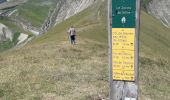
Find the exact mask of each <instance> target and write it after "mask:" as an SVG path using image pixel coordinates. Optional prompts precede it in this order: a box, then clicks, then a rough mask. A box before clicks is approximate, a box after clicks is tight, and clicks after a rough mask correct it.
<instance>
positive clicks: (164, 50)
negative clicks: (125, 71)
mask: <svg viewBox="0 0 170 100" xmlns="http://www.w3.org/2000/svg"><path fill="white" fill-rule="evenodd" d="M169 37H170V29H168V28H166V27H164V26H163V25H162V24H161V23H160V22H159V21H158V20H156V19H155V18H153V17H151V16H149V15H147V14H146V13H144V12H142V15H141V34H140V41H141V42H140V89H141V90H140V91H141V98H142V99H141V100H147V98H151V100H169V99H170V96H169V94H170V84H169V83H170V67H169V66H170V53H169V51H170V44H169V43H170V39H169Z"/></svg>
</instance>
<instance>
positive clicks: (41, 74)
mask: <svg viewBox="0 0 170 100" xmlns="http://www.w3.org/2000/svg"><path fill="white" fill-rule="evenodd" d="M106 8H107V7H106V2H104V1H99V0H98V1H97V0H96V1H95V2H94V3H92V5H91V6H89V7H88V8H87V9H85V10H83V11H82V12H80V13H78V14H75V15H74V16H72V17H70V18H68V19H66V20H65V21H63V22H61V23H60V24H57V25H56V26H55V27H52V28H51V29H50V30H49V31H48V32H47V33H45V34H43V35H41V36H38V37H37V38H36V39H34V40H32V41H31V42H30V43H28V44H27V45H25V46H24V47H22V48H14V49H13V50H9V51H7V52H3V53H1V54H0V59H1V60H0V73H1V74H0V79H1V80H0V97H1V99H2V100H3V99H4V100H18V99H25V100H26V99H32V100H49V99H51V100H52V99H54V100H55V99H59V100H91V99H94V98H97V97H98V96H99V95H102V96H103V97H108V73H107V68H108V67H107V30H106V29H107V27H106V26H107V23H106V16H105V15H106ZM71 25H74V26H75V27H76V29H77V32H78V33H77V34H78V35H77V39H78V40H77V44H76V45H75V46H73V45H70V44H69V41H68V35H67V33H66V32H67V29H68V28H69V27H70V26H71Z"/></svg>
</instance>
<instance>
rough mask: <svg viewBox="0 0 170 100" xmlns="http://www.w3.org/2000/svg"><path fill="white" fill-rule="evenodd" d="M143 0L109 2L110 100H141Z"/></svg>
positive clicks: (114, 0) (115, 0)
mask: <svg viewBox="0 0 170 100" xmlns="http://www.w3.org/2000/svg"><path fill="white" fill-rule="evenodd" d="M139 12H140V0H108V30H109V65H110V66H109V73H110V100H138V47H139V46H138V40H139V39H138V38H139Z"/></svg>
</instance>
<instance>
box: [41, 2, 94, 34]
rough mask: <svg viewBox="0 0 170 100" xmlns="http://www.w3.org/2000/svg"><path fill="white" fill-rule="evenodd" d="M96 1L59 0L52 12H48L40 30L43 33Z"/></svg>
mask: <svg viewBox="0 0 170 100" xmlns="http://www.w3.org/2000/svg"><path fill="white" fill-rule="evenodd" d="M94 1H96V0H60V1H58V2H57V4H56V7H55V9H54V10H50V12H49V16H48V18H47V19H46V21H45V23H44V25H43V26H42V30H43V31H44V32H46V31H48V29H49V28H50V27H52V26H54V25H56V24H58V23H60V22H62V21H63V20H66V19H68V18H69V17H71V16H73V15H75V14H77V13H79V12H81V11H82V10H84V9H86V8H87V7H89V6H90V5H91V4H92V3H93V2H94Z"/></svg>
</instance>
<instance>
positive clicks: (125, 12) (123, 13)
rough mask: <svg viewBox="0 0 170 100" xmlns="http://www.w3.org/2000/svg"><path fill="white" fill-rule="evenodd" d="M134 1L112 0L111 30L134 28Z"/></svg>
mask: <svg viewBox="0 0 170 100" xmlns="http://www.w3.org/2000/svg"><path fill="white" fill-rule="evenodd" d="M135 19H136V0H112V28H135V26H136V21H135Z"/></svg>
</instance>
